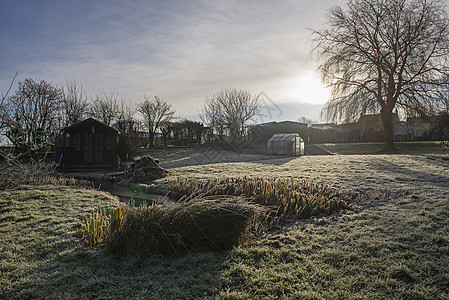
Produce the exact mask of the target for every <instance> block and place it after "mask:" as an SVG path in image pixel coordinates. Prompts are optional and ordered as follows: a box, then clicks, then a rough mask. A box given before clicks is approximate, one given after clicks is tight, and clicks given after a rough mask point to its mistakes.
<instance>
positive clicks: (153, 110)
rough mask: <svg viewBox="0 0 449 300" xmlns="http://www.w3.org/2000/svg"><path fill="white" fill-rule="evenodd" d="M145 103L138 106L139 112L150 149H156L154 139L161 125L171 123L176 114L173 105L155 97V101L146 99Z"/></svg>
mask: <svg viewBox="0 0 449 300" xmlns="http://www.w3.org/2000/svg"><path fill="white" fill-rule="evenodd" d="M144 99H145V100H144V101H143V102H142V103H141V104H139V105H138V106H137V112H138V113H139V114H140V115H141V116H142V117H143V119H144V123H145V126H146V129H147V130H148V137H149V143H150V147H154V137H155V135H156V131H157V130H158V129H159V127H160V126H161V124H163V123H166V122H170V121H171V119H172V118H173V116H174V114H175V110H174V109H173V107H172V105H171V104H169V103H168V102H167V101H164V100H163V99H161V98H159V97H158V96H155V97H154V99H153V100H150V99H149V98H147V97H144Z"/></svg>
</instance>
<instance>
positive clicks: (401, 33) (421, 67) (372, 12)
mask: <svg viewBox="0 0 449 300" xmlns="http://www.w3.org/2000/svg"><path fill="white" fill-rule="evenodd" d="M445 9H446V8H445V2H443V1H441V0H375V1H372V0H349V1H348V2H347V6H346V8H345V9H344V8H342V7H340V6H335V7H333V8H331V9H330V10H329V12H328V15H327V27H326V28H325V29H322V30H315V31H314V35H315V39H314V41H315V43H316V44H315V48H314V50H313V52H312V53H315V54H318V55H319V57H320V58H321V65H320V67H319V71H320V73H321V78H322V80H323V82H324V83H326V84H327V85H328V86H330V87H331V99H330V100H329V101H328V102H327V103H326V105H325V107H324V111H323V112H324V114H325V116H326V117H327V119H334V120H335V119H342V118H345V119H353V118H355V117H356V116H357V115H360V114H364V113H378V112H380V115H381V118H382V124H383V128H384V136H385V146H384V150H385V151H391V150H394V143H393V112H394V110H395V109H398V110H400V111H401V110H402V111H403V112H406V113H413V114H420V115H423V114H424V115H425V114H429V113H431V112H432V109H433V108H434V107H435V106H436V105H438V103H439V101H441V99H442V98H441V96H440V95H439V94H440V92H441V91H444V90H446V91H447V86H448V79H449V64H448V53H449V19H448V15H447V12H446V10H445Z"/></svg>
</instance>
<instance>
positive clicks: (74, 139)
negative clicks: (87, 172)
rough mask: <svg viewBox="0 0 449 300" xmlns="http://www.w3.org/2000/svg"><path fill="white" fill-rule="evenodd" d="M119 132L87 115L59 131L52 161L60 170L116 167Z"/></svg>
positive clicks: (117, 163)
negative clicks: (84, 118)
mask: <svg viewBox="0 0 449 300" xmlns="http://www.w3.org/2000/svg"><path fill="white" fill-rule="evenodd" d="M117 143H118V131H117V130H116V129H114V128H112V127H110V126H107V125H106V124H104V123H101V122H99V121H97V120H95V119H92V118H88V119H86V120H84V121H81V122H78V123H75V124H73V125H71V126H69V127H66V128H64V129H63V130H62V132H61V134H60V135H59V136H58V140H57V142H56V144H57V147H56V149H55V150H56V156H55V160H56V162H57V163H59V164H60V165H61V167H62V168H63V169H100V168H101V169H105V168H114V169H115V168H117V167H118V165H119V159H118V155H117Z"/></svg>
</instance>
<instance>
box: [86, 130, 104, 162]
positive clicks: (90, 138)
mask: <svg viewBox="0 0 449 300" xmlns="http://www.w3.org/2000/svg"><path fill="white" fill-rule="evenodd" d="M83 139H84V153H83V159H84V162H85V163H89V164H101V163H103V160H104V157H103V150H104V149H103V134H102V133H96V134H92V133H84V136H83Z"/></svg>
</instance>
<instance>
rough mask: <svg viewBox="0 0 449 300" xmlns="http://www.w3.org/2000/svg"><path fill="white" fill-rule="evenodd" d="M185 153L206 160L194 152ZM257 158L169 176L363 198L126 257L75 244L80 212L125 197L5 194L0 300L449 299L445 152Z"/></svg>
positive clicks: (183, 168)
mask: <svg viewBox="0 0 449 300" xmlns="http://www.w3.org/2000/svg"><path fill="white" fill-rule="evenodd" d="M184 154H186V155H187V154H188V155H196V157H199V158H198V159H197V161H198V162H201V155H200V154H198V153H197V152H195V151H191V152H190V154H189V153H184ZM177 155H179V154H177ZM155 156H156V157H157V158H160V159H161V163H162V166H164V159H163V158H162V155H160V156H159V157H158V156H157V155H155ZM167 156H168V154H167ZM174 156H176V155H174ZM174 156H172V157H174ZM235 158H237V157H235ZM253 158H254V159H251V158H250V157H248V156H245V157H243V158H242V160H241V162H238V161H234V162H230V163H225V162H222V163H214V164H211V163H209V164H194V165H182V164H180V163H179V160H178V162H177V165H176V167H175V166H173V167H170V168H169V171H170V173H171V174H172V175H174V176H184V177H189V178H198V179H208V178H224V177H238V176H243V175H246V176H252V177H270V178H272V177H282V178H286V177H289V176H293V177H294V178H295V179H298V180H299V179H307V180H314V182H322V183H325V184H328V185H330V186H331V187H336V188H339V189H342V190H347V191H352V192H358V193H360V195H362V198H361V200H360V201H359V202H357V203H356V205H357V208H356V210H353V211H342V212H340V213H338V214H334V215H331V216H328V217H318V218H313V219H311V220H307V221H298V222H296V223H295V224H293V225H289V226H288V227H284V228H279V230H278V231H276V232H272V233H270V234H269V235H268V236H266V237H265V238H263V239H261V240H258V241H255V242H253V243H252V244H249V245H245V246H239V247H236V248H234V249H231V250H229V251H226V252H212V253H191V254H187V255H185V256H180V257H161V256H157V255H147V256H129V257H122V258H120V259H118V258H116V257H114V256H111V255H108V254H106V253H104V252H102V251H101V250H99V251H92V250H89V249H87V248H84V247H83V246H82V243H81V241H80V240H79V238H77V237H74V236H73V234H74V233H75V232H76V230H77V229H76V228H77V227H76V226H75V224H76V222H77V221H78V220H81V216H82V215H84V214H85V213H86V212H87V211H89V210H91V209H93V208H94V207H96V206H97V205H99V204H101V205H113V204H116V201H117V199H116V198H115V197H112V196H110V195H108V194H106V193H103V192H99V191H93V190H84V189H78V188H74V187H54V186H42V187H36V186H33V187H30V186H26V187H20V188H16V189H14V190H7V191H0V271H1V274H2V275H1V278H0V298H5V299H8V298H13V299H14V298H16V299H23V298H33V299H34V298H46V297H47V298H50V299H52V298H53V299H54V298H64V299H86V298H88V299H95V298H106V299H111V298H128V299H176V298H179V299H198V298H200V299H201V298H216V299H257V298H259V299H267V298H268V299H269V298H285V299H291V298H300V299H301V298H306V299H307V298H309V299H310V298H317V299H319V298H332V299H336V298H339V299H359V298H367V299H373V298H376V299H379V298H388V299H390V298H393V299H395V298H396V299H401V298H403V299H419V298H422V299H432V298H435V299H447V298H448V297H449V288H448V285H447V282H449V267H448V266H449V255H448V253H449V184H448V183H449V161H448V156H447V155H445V154H432V155H334V156H314V157H299V158H288V157H275V158H272V159H266V158H265V157H263V158H264V159H260V158H261V157H260V156H254V157H253ZM176 159H182V158H180V155H179V156H178V157H177V158H176ZM217 160H218V159H217ZM173 161H174V160H172V161H171V162H170V161H169V162H168V163H172V162H173ZM186 161H187V162H188V159H186Z"/></svg>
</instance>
